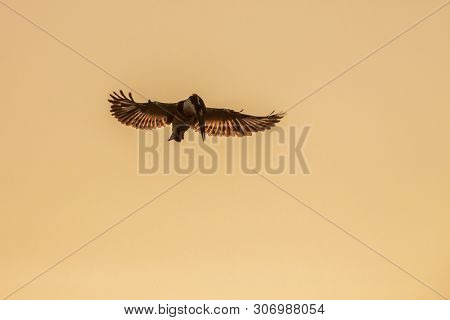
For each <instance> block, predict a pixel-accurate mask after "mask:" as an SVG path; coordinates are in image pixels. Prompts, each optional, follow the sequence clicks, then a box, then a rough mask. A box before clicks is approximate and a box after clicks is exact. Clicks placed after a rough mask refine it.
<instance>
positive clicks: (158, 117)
mask: <svg viewBox="0 0 450 320" xmlns="http://www.w3.org/2000/svg"><path fill="white" fill-rule="evenodd" d="M110 97H111V99H109V100H108V101H109V102H110V103H111V113H112V115H113V116H114V117H116V118H117V120H119V121H120V122H121V123H123V124H125V125H127V126H132V127H135V128H137V129H155V128H160V127H164V126H167V125H170V124H172V134H171V136H170V138H169V141H170V140H175V141H177V142H181V140H183V139H184V133H185V132H186V131H187V130H188V129H190V128H192V129H193V130H195V131H196V132H200V134H201V136H202V139H203V140H205V137H206V134H208V135H213V136H227V137H230V136H231V137H234V136H237V137H242V136H251V135H252V133H253V132H258V131H264V130H268V129H270V128H272V127H273V126H275V124H276V123H277V122H279V121H280V120H281V118H283V116H284V115H285V113H282V112H281V113H275V112H274V111H272V113H271V114H269V115H267V116H252V115H248V114H244V113H242V111H243V110H241V111H239V112H237V111H234V110H231V109H218V108H209V107H206V105H205V103H204V102H203V99H202V98H200V97H199V96H198V95H197V94H195V93H194V94H192V95H191V96H190V97H189V98H187V99H186V100H181V101H179V102H175V103H163V102H158V101H151V100H148V102H136V101H134V98H133V96H132V95H131V92H130V93H129V94H128V96H126V95H125V94H124V93H123V91H122V90H120V91H119V93H116V92H113V94H110Z"/></svg>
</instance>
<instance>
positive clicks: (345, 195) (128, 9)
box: [0, 0, 450, 299]
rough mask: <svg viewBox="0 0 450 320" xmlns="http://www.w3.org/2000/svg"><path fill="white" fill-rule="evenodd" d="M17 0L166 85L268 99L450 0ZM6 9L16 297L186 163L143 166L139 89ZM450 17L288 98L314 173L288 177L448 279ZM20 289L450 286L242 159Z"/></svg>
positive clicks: (175, 293)
mask: <svg viewBox="0 0 450 320" xmlns="http://www.w3.org/2000/svg"><path fill="white" fill-rule="evenodd" d="M2 2H3V0H2ZM5 3H7V4H8V5H9V6H11V7H12V8H14V9H16V10H18V11H20V12H21V13H22V14H23V15H24V16H26V17H27V18H29V19H31V20H32V21H33V22H35V23H36V24H37V25H39V26H41V27H42V28H44V29H46V30H48V31H49V32H50V33H52V34H53V35H54V36H56V37H57V38H58V39H60V40H61V41H63V42H64V43H66V44H67V45H69V46H70V47H72V48H74V49H75V50H77V51H79V52H80V53H81V54H82V55H84V56H86V57H88V58H89V59H90V60H91V61H93V62H95V63H96V64H98V65H99V66H101V68H104V69H105V70H107V71H108V72H109V73H111V74H113V75H114V76H116V77H117V78H118V79H120V80H121V81H123V82H125V83H127V84H129V85H130V86H131V87H133V88H135V89H136V90H138V91H140V92H142V93H144V94H145V95H146V96H148V97H150V98H152V99H155V100H160V101H177V100H180V99H183V98H185V97H187V96H188V95H189V94H191V93H192V92H197V93H199V94H200V95H201V96H202V97H203V98H204V100H205V101H206V103H207V104H209V105H212V106H216V105H217V106H230V107H236V108H237V109H240V108H241V107H242V106H245V107H246V111H247V112H251V113H256V114H264V113H268V112H270V111H271V110H273V109H274V108H275V109H278V110H282V109H287V108H288V107H289V106H291V105H292V104H294V103H295V102H297V101H298V100H299V99H301V98H303V97H304V96H306V95H308V94H309V93H311V92H312V91H314V90H315V89H317V88H318V87H320V86H321V85H322V84H324V83H325V82H327V81H328V80H329V79H332V78H333V77H334V76H336V75H337V74H339V73H340V72H342V71H343V70H345V69H346V68H347V67H349V66H351V65H352V64H353V63H355V62H356V61H358V60H359V59H361V58H362V57H364V56H365V55H367V54H368V53H370V52H371V51H373V50H375V49H377V48H378V47H380V46H381V45H383V44H384V43H386V42H387V41H388V40H389V39H391V38H392V37H394V36H396V35H397V34H399V33H400V32H402V31H403V30H405V29H407V28H408V27H410V26H411V25H412V24H414V23H415V22H417V21H418V20H419V19H421V18H422V17H424V16H426V15H427V14H428V13H430V12H432V11H433V10H434V9H436V8H437V7H439V6H440V5H441V4H443V3H444V2H443V1H442V0H441V1H438V0H414V1H411V0H408V1H406V0H396V1H388V0H382V1H368V0H365V1H324V0H322V1H226V2H225V1H221V2H218V1H86V0H83V1H49V0H44V1H34V2H33V1H25V0H7V1H5ZM0 21H1V22H0V39H1V43H2V45H1V50H0V58H1V59H0V70H1V76H0V82H1V83H0V87H1V88H2V90H1V92H2V97H1V101H2V103H1V110H2V117H3V121H2V123H1V125H0V132H1V134H0V139H1V145H2V156H1V157H0V168H1V169H0V174H1V185H0V195H1V201H0V260H1V262H0V295H1V296H2V297H4V296H7V295H8V294H9V293H10V292H12V291H13V290H15V289H16V288H18V287H19V286H21V285H22V284H24V283H26V282H27V281H29V280H30V279H31V278H33V277H34V276H35V275H37V274H39V273H40V272H42V271H43V270H45V269H46V268H48V267H49V266H51V265H52V264H54V263H55V262H56V261H58V259H60V258H61V257H64V256H65V255H66V254H68V253H70V252H71V251H73V250H75V249H76V248H78V247H79V246H80V245H82V244H83V243H85V242H86V241H88V240H89V239H91V238H93V237H94V236H96V235H97V234H98V233H100V232H102V231H103V230H104V229H105V228H107V227H108V226H110V225H111V224H113V223H115V222H116V221H118V220H119V219H121V218H122V217H124V216H126V215H127V214H128V213H130V212H131V211H132V210H134V209H136V208H137V207H139V206H140V205H142V204H143V203H145V202H146V201H148V200H150V199H151V198H153V197H155V196H156V195H157V194H159V193H160V192H161V191H163V190H164V189H166V188H168V187H170V186H171V185H172V184H174V183H175V182H177V181H179V180H180V179H181V178H182V176H179V175H176V174H170V175H161V174H158V175H151V176H143V175H138V174H137V146H138V140H137V132H136V130H134V129H131V128H127V127H125V126H123V125H121V124H119V123H118V122H117V121H115V119H113V118H112V117H111V116H110V115H109V106H108V103H107V101H106V97H107V94H108V93H109V92H110V91H111V90H115V89H119V88H122V89H124V90H127V91H128V90H129V88H127V87H126V86H124V85H123V84H121V83H120V82H118V81H117V80H115V79H114V78H112V77H111V76H109V75H107V74H106V73H105V72H103V71H102V70H100V69H99V68H97V67H95V66H93V65H92V64H91V63H89V62H87V61H86V60H84V59H83V58H81V57H80V56H79V55H77V54H76V53H74V52H73V51H71V50H69V49H68V48H66V47H65V46H63V45H62V44H61V43H59V42H57V41H56V40H55V39H53V38H52V37H50V36H49V35H47V34H45V33H44V32H42V31H41V30H39V29H38V28H37V27H36V26H34V25H32V24H31V23H29V22H28V21H26V20H25V19H24V18H22V17H20V16H18V15H17V14H15V13H14V12H12V11H11V10H10V9H8V8H7V7H5V6H4V5H0ZM449 31H450V6H447V7H445V8H443V9H442V10H440V11H439V12H437V13H436V14H434V15H433V16H432V17H430V18H429V19H427V20H426V21H424V22H423V23H421V24H420V25H418V26H417V27H415V28H413V29H412V30H410V31H409V32H407V33H406V34H405V35H403V36H402V37H400V38H399V39H397V40H395V41H394V42H392V43H391V44H389V45H388V46H386V47H385V48H383V49H382V50H380V51H379V52H377V53H376V54H375V55H373V56H372V57H370V58H369V59H367V60H365V61H364V62H362V63H361V64H360V65H358V66H357V67H355V68H354V69H353V70H351V71H349V72H348V73H346V74H345V75H343V76H342V77H340V78H339V79H337V80H336V81H335V82H333V83H332V84H330V85H329V86H327V87H326V88H324V89H323V90H321V91H320V92H318V93H317V94H315V95H314V96H312V97H311V98H309V99H308V100H306V101H305V102H304V103H302V104H301V105H299V106H298V107H297V108H295V109H293V110H292V111H291V112H289V114H288V115H287V116H286V118H285V119H284V120H283V122H282V123H281V126H282V127H284V128H287V127H288V126H298V127H299V128H301V127H304V126H305V125H309V126H311V127H312V130H311V133H310V135H309V137H308V140H307V142H306V145H305V147H304V154H305V156H306V158H307V160H308V164H309V166H310V169H311V171H312V173H311V174H310V175H303V174H298V175H287V174H283V175H275V176H270V177H269V178H270V179H272V180H273V181H274V182H275V183H276V184H279V185H280V186H281V187H282V188H284V189H286V190H287V191H289V192H290V193H292V194H293V195H294V196H295V197H298V198H299V199H301V200H302V201H305V202H306V203H307V204H308V205H310V206H311V207H313V208H315V209H316V210H319V211H320V212H322V213H323V214H324V215H325V216H327V217H329V218H330V219H332V220H333V221H335V222H336V223H337V224H338V225H340V226H341V227H342V228H344V229H345V230H348V231H349V232H351V233H352V234H354V235H355V236H356V237H358V238H360V239H361V240H362V241H364V242H365V243H367V244H369V245H370V246H372V247H373V248H375V249H376V250H378V251H379V252H380V253H382V254H383V255H385V256H386V257H388V258H389V259H391V260H392V261H393V262H395V263H396V264H398V265H399V266H401V267H402V268H404V269H406V270H408V271H409V272H410V273H411V274H413V275H414V276H415V277H417V278H419V279H421V280H422V281H424V282H425V283H427V284H428V285H429V286H431V287H433V288H434V289H435V290H437V291H439V292H440V293H441V294H443V295H445V296H447V297H449V296H450V271H449V270H450V233H449V230H450V198H449V190H450V167H449V163H450V151H449V150H450V148H449V147H450V145H449V136H450V111H449V107H450V104H449V103H450V90H449V88H450V59H449V57H450V42H449V38H448V34H449ZM136 98H137V96H136ZM167 146H168V144H165V145H162V146H160V150H161V151H162V150H163V149H164V148H166V147H167ZM222 151H223V150H219V156H225V155H224V153H223V152H222ZM180 203H182V204H183V206H180ZM10 298H12V299H440V298H441V297H440V296H439V295H437V294H436V293H435V292H433V291H432V290H430V289H429V288H427V287H426V286H424V285H423V284H421V283H420V282H418V281H416V280H415V279H414V278H412V277H411V276H409V275H407V274H405V273H404V272H403V271H401V270H400V269H399V268H397V267H395V266H394V265H392V264H391V263H389V262H388V261H386V260H385V259H383V258H381V257H380V256H378V255H376V254H374V253H373V252H372V251H370V250H369V249H368V248H366V247H364V246H363V245H361V244H360V243H358V242H357V241H355V240H354V239H352V238H351V237H349V236H348V235H346V234H345V233H343V232H342V231H341V230H339V229H338V228H336V227H334V226H332V225H330V224H329V223H328V222H326V221H325V220H323V219H322V218H320V217H319V216H317V215H316V214H315V213H313V212H312V211H311V210H310V209H308V208H306V207H305V206H302V205H301V204H299V203H298V202H297V201H295V200H294V199H293V198H291V197H290V196H288V195H286V194H285V193H283V192H281V191H280V190H279V189H277V188H276V187H274V185H272V184H270V183H268V182H267V181H265V180H264V179H263V178H261V177H259V176H248V175H243V174H241V173H239V172H237V173H235V174H233V175H229V176H227V175H224V174H222V173H218V174H217V175H213V176H206V175H199V174H194V175H193V176H191V177H189V178H188V179H187V180H185V181H184V182H182V183H181V184H179V185H178V186H176V187H175V188H173V189H172V190H170V191H169V192H167V193H166V194H165V195H163V196H161V197H160V198H158V199H157V200H156V201H154V202H153V203H151V204H150V205H148V206H147V207H145V208H144V209H143V210H141V211H140V212H139V213H137V214H136V215H134V216H133V217H131V218H130V219H128V220H127V221H125V222H124V223H122V224H120V225H119V226H117V227H116V228H114V229H113V230H111V231H110V232H108V233H107V234H105V235H104V236H102V237H101V238H99V239H98V240H96V241H95V242H93V243H91V244H90V245H88V246H87V247H85V248H84V249H82V250H80V251H79V252H77V253H76V254H74V255H73V256H71V257H70V258H68V259H67V260H65V261H64V262H62V263H61V264H59V265H58V266H56V267H55V268H53V269H52V270H51V271H49V272H47V273H46V274H44V275H43V276H41V277H40V278H38V279H37V280H36V281H34V282H32V283H30V284H29V285H28V286H26V287H24V288H23V289H22V290H20V291H17V292H16V293H15V294H14V295H12V296H11V297H10Z"/></svg>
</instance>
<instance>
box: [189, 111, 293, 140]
mask: <svg viewBox="0 0 450 320" xmlns="http://www.w3.org/2000/svg"><path fill="white" fill-rule="evenodd" d="M284 115H285V114H284V113H274V112H272V113H271V114H269V115H267V116H263V117H257V116H251V115H248V114H244V113H242V112H236V111H233V110H231V109H215V108H206V114H205V131H206V133H207V134H209V135H212V136H227V137H229V136H238V137H242V136H251V135H252V133H253V132H258V131H264V130H268V129H270V128H272V127H273V126H275V124H276V123H277V122H280V119H281V118H283V117H284ZM194 130H195V131H200V126H199V124H198V122H197V123H196V124H195V125H194Z"/></svg>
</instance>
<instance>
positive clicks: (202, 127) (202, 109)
mask: <svg viewBox="0 0 450 320" xmlns="http://www.w3.org/2000/svg"><path fill="white" fill-rule="evenodd" d="M198 102H199V107H200V108H198V109H197V108H196V113H197V119H198V125H199V126H200V133H201V135H202V139H203V141H205V138H206V128H205V114H206V106H205V103H204V102H203V100H202V99H200V98H199V99H198Z"/></svg>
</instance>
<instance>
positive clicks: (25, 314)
mask: <svg viewBox="0 0 450 320" xmlns="http://www.w3.org/2000/svg"><path fill="white" fill-rule="evenodd" d="M0 319H8V320H15V319H33V320H40V319H42V320H44V319H45V320H53V319H55V320H56V319H58V320H60V319H65V320H72V319H73V320H80V319H95V320H97V319H108V320H114V319H121V320H126V319H129V320H133V319H161V320H163V319H205V320H207V319H236V320H239V319H317V320H319V319H338V320H339V319H345V320H352V319H355V320H356V319H357V320H360V319H365V320H370V319H374V320H375V319H376V320H379V319H395V320H397V319H408V320H414V319H421V320H422V319H432V320H434V319H437V320H438V319H445V320H449V319H450V302H449V301H448V300H420V301H418V300H7V301H0Z"/></svg>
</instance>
